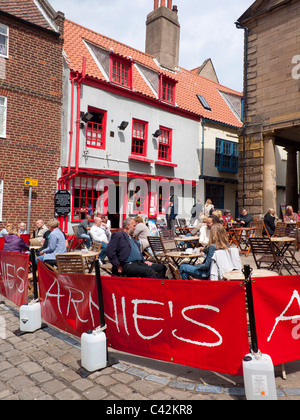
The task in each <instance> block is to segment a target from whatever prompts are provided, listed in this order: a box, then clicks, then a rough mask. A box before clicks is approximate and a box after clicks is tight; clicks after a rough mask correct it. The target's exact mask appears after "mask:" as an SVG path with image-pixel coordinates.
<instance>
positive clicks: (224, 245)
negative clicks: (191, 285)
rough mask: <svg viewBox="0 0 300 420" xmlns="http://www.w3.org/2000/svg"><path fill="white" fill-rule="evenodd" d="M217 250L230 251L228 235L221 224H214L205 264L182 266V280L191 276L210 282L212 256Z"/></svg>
mask: <svg viewBox="0 0 300 420" xmlns="http://www.w3.org/2000/svg"><path fill="white" fill-rule="evenodd" d="M217 249H229V242H228V237H227V233H226V231H225V229H224V228H223V226H222V225H220V224H219V223H217V224H214V225H213V226H212V227H211V229H210V236H209V243H208V249H207V252H206V253H205V254H206V258H205V260H204V262H203V263H202V264H198V265H190V264H182V265H181V266H180V269H179V271H180V275H181V278H182V279H183V280H189V277H190V276H191V277H195V278H197V279H201V280H208V278H209V273H210V266H211V260H212V256H213V255H214V253H215V251H216V250H217Z"/></svg>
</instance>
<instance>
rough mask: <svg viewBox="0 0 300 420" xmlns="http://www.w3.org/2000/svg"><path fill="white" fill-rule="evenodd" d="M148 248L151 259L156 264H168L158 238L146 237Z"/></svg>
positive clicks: (161, 243)
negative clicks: (151, 254)
mask: <svg viewBox="0 0 300 420" xmlns="http://www.w3.org/2000/svg"><path fill="white" fill-rule="evenodd" d="M147 239H148V242H149V245H150V248H151V250H152V252H153V257H154V259H155V261H156V262H157V263H158V264H165V263H168V262H169V258H168V257H167V256H166V249H165V247H164V244H163V241H162V239H161V237H160V236H148V237H147ZM174 242H175V241H174Z"/></svg>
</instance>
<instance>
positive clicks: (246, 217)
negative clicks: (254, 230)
mask: <svg viewBox="0 0 300 420" xmlns="http://www.w3.org/2000/svg"><path fill="white" fill-rule="evenodd" d="M240 221H241V224H242V225H243V227H246V228H248V227H250V225H251V222H253V217H252V216H251V214H250V213H248V212H247V210H246V209H242V213H241V215H240Z"/></svg>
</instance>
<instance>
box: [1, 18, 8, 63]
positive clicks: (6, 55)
mask: <svg viewBox="0 0 300 420" xmlns="http://www.w3.org/2000/svg"><path fill="white" fill-rule="evenodd" d="M0 28H3V29H5V30H6V34H3V33H2V32H1V33H0V34H1V35H2V36H4V37H6V44H5V45H6V54H1V50H0V57H4V58H8V57H9V27H8V26H6V25H3V23H0Z"/></svg>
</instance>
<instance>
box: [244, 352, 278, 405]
mask: <svg viewBox="0 0 300 420" xmlns="http://www.w3.org/2000/svg"><path fill="white" fill-rule="evenodd" d="M243 376H244V385H245V391H246V398H247V400H266V401H267V400H277V392H276V383H275V374H274V366H273V362H272V359H271V357H270V356H268V355H267V354H261V353H258V354H247V355H246V356H245V357H244V359H243Z"/></svg>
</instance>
